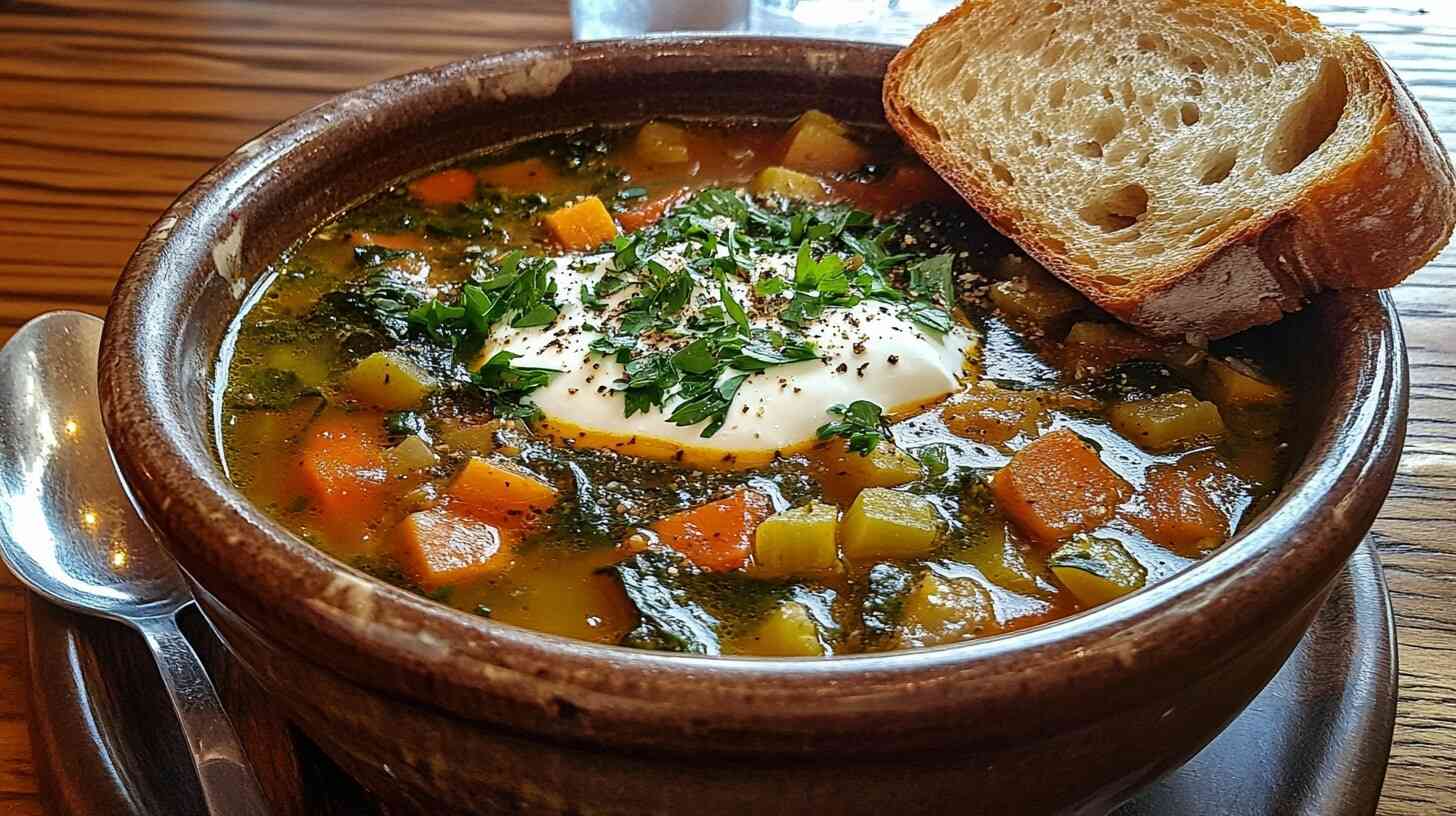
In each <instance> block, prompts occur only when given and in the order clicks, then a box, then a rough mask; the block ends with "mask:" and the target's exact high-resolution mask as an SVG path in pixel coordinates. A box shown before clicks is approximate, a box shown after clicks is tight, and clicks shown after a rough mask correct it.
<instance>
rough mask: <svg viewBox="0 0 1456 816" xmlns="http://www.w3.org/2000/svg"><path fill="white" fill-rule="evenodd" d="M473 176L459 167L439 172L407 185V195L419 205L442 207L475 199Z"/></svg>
mask: <svg viewBox="0 0 1456 816" xmlns="http://www.w3.org/2000/svg"><path fill="white" fill-rule="evenodd" d="M475 182H476V178H475V174H474V173H472V172H470V171H469V170H466V169H464V168H461V167H455V168H452V169H450V170H441V171H440V172H438V173H433V174H431V175H428V176H425V177H424V178H418V179H415V180H414V181H412V182H410V183H409V194H410V196H411V197H413V198H414V199H415V200H416V201H418V202H420V203H421V204H428V205H429V206H431V207H443V206H446V205H449V204H459V203H461V202H463V201H469V200H470V199H472V198H475Z"/></svg>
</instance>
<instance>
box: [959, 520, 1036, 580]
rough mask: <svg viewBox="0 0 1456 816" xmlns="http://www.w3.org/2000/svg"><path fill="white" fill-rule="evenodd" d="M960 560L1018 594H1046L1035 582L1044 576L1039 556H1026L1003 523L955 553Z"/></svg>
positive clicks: (994, 526) (988, 578)
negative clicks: (1007, 532)
mask: <svg viewBox="0 0 1456 816" xmlns="http://www.w3.org/2000/svg"><path fill="white" fill-rule="evenodd" d="M955 558H956V560H958V561H963V562H965V563H967V564H970V565H971V566H973V567H975V568H976V569H978V570H980V571H981V574H982V575H984V576H986V580H988V581H990V582H991V583H993V584H996V585H997V586H1002V587H1005V588H1007V589H1009V590H1011V591H1012V592H1016V593H1019V594H1021V595H1033V596H1035V595H1045V594H1047V590H1046V589H1045V588H1044V587H1043V585H1042V584H1041V583H1039V582H1038V581H1037V578H1038V577H1045V576H1046V568H1045V567H1044V566H1042V564H1041V562H1040V559H1036V560H1032V559H1028V558H1027V555H1026V553H1024V552H1022V550H1021V548H1020V547H1018V546H1017V544H1016V542H1015V541H1014V540H1013V539H1012V537H1011V536H1008V535H1007V534H1006V527H1005V525H1004V524H999V523H998V524H995V525H993V526H992V527H991V528H990V529H989V530H987V531H986V536H985V538H983V539H981V540H979V541H977V542H976V543H975V544H973V545H971V546H970V547H967V548H966V549H964V550H961V551H960V552H958V553H956V554H955Z"/></svg>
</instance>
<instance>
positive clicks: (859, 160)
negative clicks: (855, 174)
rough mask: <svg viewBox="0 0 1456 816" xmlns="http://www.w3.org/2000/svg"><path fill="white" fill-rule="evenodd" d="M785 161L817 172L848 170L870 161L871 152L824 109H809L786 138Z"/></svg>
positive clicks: (799, 167) (787, 165) (792, 165)
mask: <svg viewBox="0 0 1456 816" xmlns="http://www.w3.org/2000/svg"><path fill="white" fill-rule="evenodd" d="M785 140H786V143H785V147H784V157H783V162H782V164H783V165H784V166H785V167H789V168H793V169H795V170H808V171H809V172H813V173H847V172H849V171H851V170H856V169H858V168H859V167H861V166H862V165H864V163H865V162H866V161H869V156H870V154H869V151H868V150H866V149H865V148H863V147H861V146H860V145H858V144H856V143H855V142H854V140H852V139H850V138H849V135H848V132H847V130H846V128H845V127H844V125H843V124H841V123H840V122H839V121H838V120H836V119H835V118H834V117H832V116H830V115H828V114H826V113H822V112H820V111H812V110H811V111H806V112H805V113H804V115H802V116H800V117H799V119H798V121H796V122H795V123H794V125H793V127H791V128H789V132H788V134H787V136H786V137H785Z"/></svg>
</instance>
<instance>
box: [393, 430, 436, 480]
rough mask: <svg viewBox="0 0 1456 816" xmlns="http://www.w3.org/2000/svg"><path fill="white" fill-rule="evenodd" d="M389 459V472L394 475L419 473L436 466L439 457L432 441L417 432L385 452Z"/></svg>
mask: <svg viewBox="0 0 1456 816" xmlns="http://www.w3.org/2000/svg"><path fill="white" fill-rule="evenodd" d="M385 458H387V459H388V460H389V472H390V475H393V476H402V475H405V474H409V473H417V472H419V471H421V470H425V469H427V468H432V467H434V466H435V462H436V461H437V457H436V456H435V451H434V450H432V449H431V448H430V443H428V442H426V441H425V440H423V439H421V438H420V437H419V436H417V435H415V434H410V435H409V436H407V437H405V438H404V440H403V441H401V442H400V443H399V444H398V445H395V446H394V447H392V448H390V449H389V450H388V451H386V452H385Z"/></svg>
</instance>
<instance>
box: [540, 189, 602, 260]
mask: <svg viewBox="0 0 1456 816" xmlns="http://www.w3.org/2000/svg"><path fill="white" fill-rule="evenodd" d="M543 220H544V221H545V223H546V229H548V230H549V231H550V232H551V237H552V238H555V239H556V243H558V244H560V245H561V246H562V247H563V248H565V249H594V248H596V247H598V246H601V245H602V244H603V243H605V242H607V241H610V240H612V239H613V238H614V237H616V235H617V223H616V222H615V221H613V220H612V214H611V213H609V212H607V207H606V205H604V204H602V200H601V199H600V198H597V197H596V196H587V197H586V198H583V199H582V200H581V201H578V202H577V203H575V204H572V205H570V206H567V207H562V208H561V209H559V210H554V211H552V212H549V213H547V214H546V215H545V217H544V218H543Z"/></svg>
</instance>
